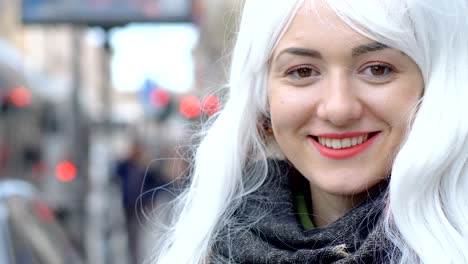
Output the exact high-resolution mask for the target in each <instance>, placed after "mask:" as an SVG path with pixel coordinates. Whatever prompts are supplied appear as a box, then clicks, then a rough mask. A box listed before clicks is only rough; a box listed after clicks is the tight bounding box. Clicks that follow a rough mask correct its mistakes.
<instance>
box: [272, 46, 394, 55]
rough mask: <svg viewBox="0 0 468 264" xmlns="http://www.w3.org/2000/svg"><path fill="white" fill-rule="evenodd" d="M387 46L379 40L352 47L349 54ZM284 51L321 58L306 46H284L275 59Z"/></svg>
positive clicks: (381, 48) (360, 53) (372, 50)
mask: <svg viewBox="0 0 468 264" xmlns="http://www.w3.org/2000/svg"><path fill="white" fill-rule="evenodd" d="M388 48H389V47H388V46H387V45H385V44H382V43H379V42H372V43H367V44H363V45H359V46H357V47H354V48H353V49H352V50H351V56H352V57H358V56H361V55H364V54H366V53H369V52H374V51H379V50H383V49H388ZM285 53H288V54H291V55H297V56H304V57H311V58H317V59H322V54H321V53H320V52H319V51H317V50H313V49H307V48H298V47H291V48H286V49H284V50H282V51H281V52H280V53H279V54H278V56H276V59H278V58H279V57H280V56H281V55H283V54H285Z"/></svg>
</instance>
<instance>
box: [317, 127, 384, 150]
mask: <svg viewBox="0 0 468 264" xmlns="http://www.w3.org/2000/svg"><path fill="white" fill-rule="evenodd" d="M378 133H379V132H378V131H376V132H371V133H369V134H366V135H360V136H354V137H345V138H332V137H319V136H311V138H312V139H313V140H315V141H316V142H317V143H319V144H320V145H322V146H324V147H327V148H331V149H346V148H351V147H354V146H357V145H360V144H363V143H365V142H367V141H368V140H370V139H371V138H373V137H374V136H375V135H377V134H378Z"/></svg>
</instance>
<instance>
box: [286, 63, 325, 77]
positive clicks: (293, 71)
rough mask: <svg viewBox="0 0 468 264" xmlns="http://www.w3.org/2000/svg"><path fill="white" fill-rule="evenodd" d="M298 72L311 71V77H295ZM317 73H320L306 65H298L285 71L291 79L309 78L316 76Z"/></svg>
mask: <svg viewBox="0 0 468 264" xmlns="http://www.w3.org/2000/svg"><path fill="white" fill-rule="evenodd" d="M300 70H309V71H311V76H308V77H300V76H297V74H299V71H300ZM314 72H315V74H314ZM317 73H320V72H319V71H317V70H316V69H314V68H313V67H311V66H308V65H299V66H296V67H293V68H291V69H289V70H287V71H286V75H287V76H292V77H293V78H296V79H305V78H310V77H313V76H316V74H317Z"/></svg>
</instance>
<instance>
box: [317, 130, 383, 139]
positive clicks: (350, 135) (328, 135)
mask: <svg viewBox="0 0 468 264" xmlns="http://www.w3.org/2000/svg"><path fill="white" fill-rule="evenodd" d="M377 132H379V131H365V132H346V133H323V134H316V135H312V136H313V137H320V138H333V139H342V138H353V137H360V136H366V135H369V134H371V136H372V135H373V134H376V133H377Z"/></svg>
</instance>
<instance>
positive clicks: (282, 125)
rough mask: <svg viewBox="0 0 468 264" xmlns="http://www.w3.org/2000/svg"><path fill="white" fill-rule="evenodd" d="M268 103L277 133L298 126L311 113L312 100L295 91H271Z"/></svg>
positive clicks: (307, 118)
mask: <svg viewBox="0 0 468 264" xmlns="http://www.w3.org/2000/svg"><path fill="white" fill-rule="evenodd" d="M269 104H270V115H271V120H272V125H273V129H274V130H275V132H276V133H278V134H281V133H282V132H283V131H289V130H292V129H296V128H298V127H299V126H301V125H303V124H304V123H305V122H307V120H310V118H311V115H312V114H313V113H312V108H313V106H312V105H313V102H312V101H311V100H309V99H308V98H307V97H305V96H301V95H300V94H299V93H297V92H287V91H284V92H283V91H281V92H271V93H270V96H269Z"/></svg>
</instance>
